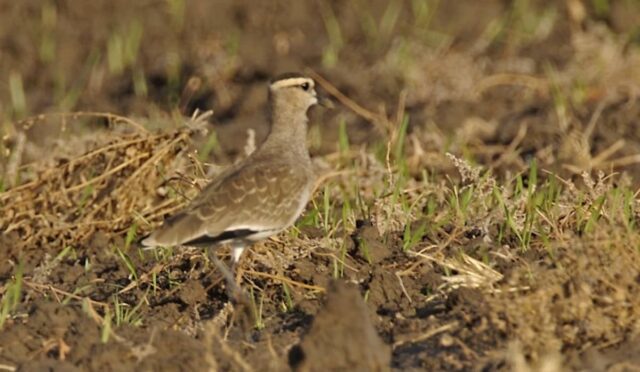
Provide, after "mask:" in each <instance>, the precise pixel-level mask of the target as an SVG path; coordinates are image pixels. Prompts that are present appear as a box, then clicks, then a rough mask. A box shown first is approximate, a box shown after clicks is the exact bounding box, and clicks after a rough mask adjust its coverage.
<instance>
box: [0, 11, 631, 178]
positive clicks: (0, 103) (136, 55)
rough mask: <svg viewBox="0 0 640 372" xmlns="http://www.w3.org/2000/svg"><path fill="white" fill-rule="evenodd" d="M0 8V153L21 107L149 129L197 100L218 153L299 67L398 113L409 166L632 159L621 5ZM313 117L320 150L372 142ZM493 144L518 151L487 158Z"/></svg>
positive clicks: (365, 102) (261, 129) (620, 164)
mask: <svg viewBox="0 0 640 372" xmlns="http://www.w3.org/2000/svg"><path fill="white" fill-rule="evenodd" d="M0 15H1V16H2V18H3V19H2V20H1V21H0V120H1V122H2V125H1V127H0V129H1V130H2V132H3V138H4V140H3V143H2V145H1V146H2V147H3V148H4V149H5V151H3V153H4V152H6V150H7V149H8V148H11V147H12V146H15V142H16V133H17V132H19V129H18V128H17V126H16V125H15V124H13V123H14V122H16V121H17V120H19V119H24V118H27V117H31V116H33V115H38V114H43V113H51V112H71V111H91V112H110V113H115V114H119V115H124V116H129V117H144V118H146V119H149V122H150V126H151V127H153V126H156V127H157V126H162V125H161V124H159V123H162V122H166V120H164V119H167V118H176V117H180V116H190V115H191V114H192V113H193V111H194V110H195V109H200V110H213V111H214V115H213V117H212V119H211V123H212V125H213V126H214V127H215V128H216V133H217V138H218V141H219V144H218V145H219V147H220V148H219V150H221V151H219V152H218V153H219V154H221V156H222V155H228V156H231V157H232V158H233V157H235V155H236V154H237V151H238V149H239V148H240V147H241V146H242V145H243V144H244V143H245V142H246V138H247V132H246V130H247V128H253V129H255V130H256V132H257V140H258V141H259V140H261V139H262V138H264V135H265V134H266V130H267V128H266V127H265V121H264V107H263V104H264V102H265V100H266V89H265V85H266V83H267V81H268V79H270V78H271V77H273V76H275V75H276V74H278V73H281V72H285V71H302V72H305V71H308V69H312V70H314V71H316V72H317V73H319V74H321V75H322V76H324V77H325V78H326V79H327V80H328V81H329V82H330V83H331V84H332V85H334V86H335V87H336V88H337V89H339V90H340V91H342V92H343V93H344V94H346V95H347V96H348V97H350V98H351V99H353V100H354V101H355V102H357V103H359V104H360V105H362V106H363V107H365V108H367V109H368V110H370V111H372V112H376V113H385V114H386V115H388V116H392V115H395V112H396V110H398V107H399V106H401V108H400V109H402V108H404V111H405V113H406V114H407V117H408V118H409V129H408V130H409V133H411V134H412V135H413V136H414V138H415V140H414V142H416V143H419V144H420V148H419V149H418V150H417V151H419V152H420V154H422V155H424V156H422V159H424V164H423V163H422V161H417V162H418V163H417V164H416V165H418V166H434V167H436V168H437V167H439V166H440V165H438V164H435V165H434V164H433V163H434V162H435V160H437V159H440V157H441V154H442V153H443V150H447V151H451V152H457V153H463V154H465V156H466V157H467V158H470V159H472V160H474V161H479V162H481V163H484V164H487V165H490V166H493V167H495V168H501V167H505V168H509V167H520V166H522V165H523V164H524V163H526V162H527V161H528V159H531V157H533V156H535V157H537V158H538V160H539V161H540V162H541V163H542V164H543V165H545V166H547V167H557V168H558V169H562V170H565V171H566V170H569V171H570V172H573V173H575V172H578V171H581V170H583V169H597V168H601V169H607V170H609V169H618V168H624V169H627V170H629V169H630V170H631V173H634V170H633V169H634V167H633V166H634V164H635V163H636V162H637V160H638V159H637V158H636V157H634V156H635V155H636V154H637V153H640V142H639V139H640V129H637V128H638V126H637V125H635V124H637V119H638V117H639V116H640V109H639V107H640V106H639V105H638V104H637V93H638V90H639V89H638V87H639V86H640V54H639V51H638V47H639V46H640V2H638V1H634V0H563V1H556V0H553V1H551V0H549V1H544V0H511V1H507V0H484V1H482V2H478V1H476V0H458V1H437V0H374V1H369V0H366V1H365V0H354V1H295V2H290V1H265V2H255V1H242V0H241V1H219V0H218V1H204V0H202V1H198V0H190V1H187V0H166V1H164V0H153V1H149V0H143V1H136V2H134V3H132V2H129V1H122V0H116V1H112V0H108V1H101V0H97V1H91V2H85V1H63V0H60V1H35V0H33V1H29V0H25V1H20V2H12V1H3V2H2V3H1V4H0ZM594 113H595V114H596V115H594ZM596 116H597V117H596ZM594 117H596V119H597V120H595V121H594V120H592V119H593V118H594ZM313 118H314V119H313V126H312V133H311V145H312V153H314V154H322V153H328V152H333V151H335V150H336V138H337V133H338V131H339V127H340V123H343V124H344V123H346V124H347V125H346V130H347V133H348V136H349V140H350V141H351V142H352V143H355V144H358V143H369V144H372V143H374V142H375V141H376V139H379V138H380V137H381V135H383V134H384V133H379V131H378V132H376V131H375V130H373V129H374V128H375V126H372V125H371V123H369V122H367V119H366V118H363V117H362V116H358V115H357V114H355V113H353V112H352V111H350V110H348V109H342V110H337V111H334V112H330V113H326V112H319V113H314V116H313ZM318 123H322V124H321V125H318ZM590 123H591V124H590ZM34 132H36V133H34ZM45 134H46V135H51V133H50V131H48V130H44V129H42V128H35V129H34V128H32V129H31V130H30V131H29V136H28V139H30V140H31V139H33V140H37V138H34V137H38V136H42V135H45ZM621 139H622V142H621ZM510 144H511V145H513V146H518V147H519V148H520V149H521V151H520V152H519V157H515V158H514V157H508V158H504V157H503V158H501V149H503V147H500V146H503V145H504V146H508V145H510ZM492 146H493V147H492ZM496 146H498V147H496ZM26 156H27V158H28V157H29V154H28V153H27V155H26ZM33 156H35V155H33ZM3 159H4V160H6V159H5V158H3ZM612 161H613V163H612Z"/></svg>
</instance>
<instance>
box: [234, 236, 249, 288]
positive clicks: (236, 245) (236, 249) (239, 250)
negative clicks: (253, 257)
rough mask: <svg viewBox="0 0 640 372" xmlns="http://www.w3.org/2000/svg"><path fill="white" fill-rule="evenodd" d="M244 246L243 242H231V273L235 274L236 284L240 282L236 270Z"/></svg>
mask: <svg viewBox="0 0 640 372" xmlns="http://www.w3.org/2000/svg"><path fill="white" fill-rule="evenodd" d="M245 247H246V244H245V242H244V241H241V240H236V241H233V242H231V272H232V273H233V274H235V283H236V284H238V282H239V281H240V276H239V274H240V273H239V272H238V271H237V270H238V263H239V262H240V257H242V252H243V251H244V248H245Z"/></svg>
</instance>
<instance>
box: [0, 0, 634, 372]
mask: <svg viewBox="0 0 640 372" xmlns="http://www.w3.org/2000/svg"><path fill="white" fill-rule="evenodd" d="M285 71H304V72H307V73H310V74H314V75H313V76H320V77H321V79H322V81H320V79H317V80H318V81H319V85H320V86H321V87H322V90H323V91H325V92H326V93H327V94H329V95H331V96H333V99H334V101H335V102H336V103H337V108H336V109H334V110H322V109H316V108H314V109H313V110H312V112H311V113H310V116H311V124H310V133H309V137H310V138H309V145H310V151H311V155H312V157H313V158H314V161H315V164H316V166H317V168H318V173H321V174H325V175H327V178H326V179H328V180H329V181H327V182H330V183H329V184H328V185H329V186H323V185H321V186H320V187H319V188H318V191H317V192H316V195H315V197H314V202H313V203H311V204H310V205H309V206H308V208H307V210H306V212H305V215H304V216H303V217H302V220H301V221H300V222H299V223H298V224H297V226H296V228H295V229H293V231H292V232H287V233H285V234H282V235H281V236H279V237H278V238H276V239H273V240H270V241H268V242H265V243H261V244H258V245H257V246H255V247H253V249H252V251H251V252H250V253H249V254H248V255H247V256H245V257H244V259H243V263H242V264H241V267H240V270H239V280H240V281H241V283H242V285H243V288H245V289H246V290H247V292H248V294H249V296H248V297H249V298H250V301H249V303H232V302H230V301H229V298H228V296H227V292H226V290H225V288H224V281H223V280H222V279H221V277H220V275H219V274H218V273H216V271H215V269H214V268H213V266H212V264H211V263H210V262H209V260H208V259H207V257H206V255H204V254H203V252H201V251H198V250H191V249H179V248H175V249H173V250H172V249H167V250H163V251H161V252H149V251H142V250H140V249H139V247H138V246H137V244H136V240H137V238H138V237H139V236H140V235H142V234H144V233H146V232H148V231H150V230H151V229H152V225H153V224H158V223H160V221H162V218H163V217H164V216H166V215H169V214H170V213H171V212H172V211H175V210H176V209H179V207H180V206H181V205H182V204H181V203H184V200H185V199H186V198H187V197H183V193H184V194H187V195H189V193H190V192H194V191H195V190H196V189H197V185H198V183H199V182H200V183H201V182H202V181H203V179H204V178H206V177H205V176H206V175H207V173H208V171H206V170H202V171H199V168H198V167H201V166H202V164H203V162H204V163H206V162H210V163H214V164H217V165H222V164H229V163H231V162H233V161H236V160H237V159H239V158H241V157H242V156H244V154H245V147H246V146H247V143H251V142H252V141H251V140H250V139H249V138H250V137H251V135H250V134H249V133H250V132H248V129H252V130H253V131H254V132H253V133H254V134H255V139H254V141H253V142H255V143H260V141H261V140H262V139H264V137H265V136H266V134H267V131H268V127H267V126H266V122H265V120H264V118H265V111H264V108H265V107H264V105H265V102H266V98H267V97H266V84H267V83H268V81H269V79H270V78H271V77H273V76H275V75H277V74H278V73H281V72H285ZM0 72H1V73H0V120H2V126H1V127H0V131H1V134H2V143H1V144H0V150H2V154H0V175H1V177H2V178H0V180H1V182H0V208H1V210H2V212H1V213H2V216H1V217H0V231H2V234H1V235H0V293H2V296H3V300H2V306H1V308H0V315H2V325H0V370H20V371H43V370H53V371H75V370H81V371H84V370H91V371H106V370H143V371H151V370H153V371H193V370H231V371H235V370H273V371H286V370H296V371H316V370H317V371H320V370H361V371H370V370H379V371H385V370H430V371H435V370H482V371H493V370H509V371H511V370H516V371H543V370H544V371H561V370H580V371H632V370H638V369H640V342H638V340H639V337H640V321H639V319H640V299H639V298H638V296H637V293H639V291H640V270H639V269H640V252H638V250H637V248H638V247H639V246H640V245H639V244H640V234H638V232H637V231H636V230H635V228H636V224H637V223H638V222H640V215H638V213H637V211H638V210H639V209H636V208H637V206H636V204H637V190H638V188H639V184H638V181H640V166H639V165H638V164H639V163H640V125H639V124H640V122H639V120H640V98H639V97H640V96H639V95H638V94H639V93H640V4H639V3H637V2H634V1H625V0H602V1H581V0H566V1H552V0H549V1H543V0H515V1H507V0H485V1H483V2H481V3H479V2H477V1H476V0H458V1H428V0H425V1H419V0H415V1H399V0H390V1H378V0H375V1H364V0H362V1H361V0H356V1H329V2H322V1H295V2H289V1H268V2H256V1H248V0H247V1H244V0H242V1H204V0H202V1H188V2H183V1H180V0H170V1H157V0H144V1H138V2H135V5H131V2H129V1H121V0H117V1H107V0H105V1H91V2H85V1H71V0H68V1H45V2H41V1H35V0H33V1H31V0H28V1H20V2H4V3H2V4H0ZM315 74H317V75H315ZM325 80H326V81H325ZM196 109H198V110H200V112H201V113H202V112H206V111H208V110H213V113H212V114H211V115H210V116H208V114H207V115H205V116H202V117H200V118H199V119H197V120H194V121H192V122H190V125H189V126H187V127H185V126H184V125H183V123H184V122H185V121H187V119H186V118H188V117H191V116H192V114H193V112H194V110H196ZM70 112H74V113H76V114H69V115H67V114H60V113H70ZM105 113H108V114H105ZM404 118H406V120H407V121H406V123H407V126H406V134H405V135H406V142H405V143H406V144H407V145H406V146H405V147H403V148H401V151H399V152H398V153H397V154H396V153H392V154H391V155H389V152H393V151H388V152H387V164H385V151H386V150H388V148H390V147H387V145H388V144H389V143H396V142H394V141H398V137H397V133H399V132H398V131H397V127H399V126H400V123H402V122H403V120H404ZM393 124H396V125H395V126H394V125H393ZM205 131H206V134H203V133H204V132H205ZM212 134H214V135H212ZM345 138H346V139H348V140H347V142H348V144H347V145H345ZM403 138H404V137H403ZM345 147H348V148H345ZM196 150H198V152H197V153H196V152H195V151H196ZM446 153H451V154H454V155H455V156H447V155H446ZM16 154H19V155H16ZM190 156H191V157H190ZM389 156H392V157H394V159H396V160H397V159H405V160H406V163H402V164H404V166H406V173H407V181H406V184H405V185H403V187H404V188H405V190H410V191H406V194H407V195H409V194H410V195H414V194H415V195H419V196H416V198H417V199H409V200H415V201H416V202H415V204H416V205H419V206H420V208H417V209H416V210H419V211H418V212H412V214H411V216H405V215H403V214H402V211H401V210H398V208H401V207H398V205H400V204H401V203H399V202H395V201H394V200H396V199H394V198H395V197H396V196H397V195H396V194H393V192H389V193H386V192H384V191H382V192H380V190H385V189H384V187H387V186H388V185H389V184H391V183H392V182H391V181H390V180H393V179H396V178H394V177H400V176H398V174H400V173H401V171H400V170H398V169H402V168H401V167H400V166H398V168H397V169H396V168H394V171H393V172H389V174H391V175H389V174H388V173H387V168H391V167H392V166H391V165H389V164H388V159H389ZM196 158H198V159H197V160H194V159H196ZM462 158H464V159H466V163H465V162H462V163H460V162H459V159H462ZM376 159H378V160H376ZM533 160H535V164H537V167H538V168H539V169H540V170H541V171H540V172H539V174H538V175H537V177H533V176H532V174H533V173H531V169H532V167H533V166H532V165H531V164H532V161H533ZM118 164H120V165H121V166H118ZM398 164H400V163H398ZM393 167H395V165H394V166H393ZM473 167H480V168H481V169H483V171H486V173H483V176H477V175H476V176H474V175H472V174H471V173H473V172H474V171H473V169H474V168H473ZM194 169H196V171H194ZM396 171H397V173H394V172H396ZM466 171H468V172H469V173H465V172H466ZM198 172H199V173H198ZM583 172H586V173H584V174H583ZM600 172H602V174H603V175H605V176H599V174H600ZM552 173H553V174H555V175H557V177H558V179H561V180H563V181H562V182H561V183H562V185H561V186H558V187H562V190H563V191H549V192H550V193H554V192H557V194H558V195H556V199H555V201H556V202H555V205H554V206H552V207H550V208H556V207H557V208H558V210H560V211H561V213H560V212H558V214H557V215H544V218H545V223H548V226H549V228H548V229H546V230H544V231H545V233H543V232H537V233H533V234H531V236H530V237H528V238H522V236H520V235H518V234H515V233H513V234H510V233H509V232H508V231H510V230H509V227H511V225H510V223H511V222H509V221H510V216H509V214H508V213H507V215H508V216H507V217H505V216H504V214H502V213H503V210H508V209H509V206H510V205H519V204H517V203H519V202H520V201H519V200H518V198H517V195H516V193H514V194H509V197H510V198H511V197H512V198H513V199H509V201H506V202H505V203H503V204H505V205H506V206H505V205H502V206H496V205H494V204H492V205H485V204H484V202H483V201H482V196H483V195H484V196H486V197H487V198H490V197H493V196H492V195H496V194H500V193H502V192H504V193H508V192H507V191H504V190H507V189H508V188H509V187H508V186H496V185H495V184H490V181H491V182H494V181H495V182H497V183H498V184H499V185H512V184H517V182H520V183H521V185H520V186H521V187H524V188H527V187H529V186H528V183H529V182H531V183H532V184H534V185H537V184H540V185H543V183H544V182H547V181H549V180H550V179H552V178H553V177H552V176H551V175H550V174H552ZM194 174H198V175H197V176H193V175H194ZM470 174H471V175H470ZM101 175H104V177H102V176H101ZM170 176H171V177H174V178H178V179H180V178H183V179H189V180H190V181H192V180H194V179H195V181H194V182H191V183H188V182H182V185H181V186H176V187H175V189H174V188H173V187H172V186H171V185H170V183H169V182H168V181H167V179H169V178H170ZM385 177H389V178H385ZM518 177H520V178H518ZM536 178H537V179H536ZM516 179H517V180H518V181H515V180H516ZM470 180H471V181H470ZM536 182H537V183H536ZM178 183H179V182H178ZM185 184H186V185H185ZM471 184H475V185H476V186H473V188H469V187H470V185H471ZM489 184H490V185H489ZM194 185H195V186H194ZM487 185H489V186H487ZM545 185H548V184H545ZM514 187H517V186H514ZM545 187H546V186H540V188H539V189H545ZM549 188H552V187H551V186H548V188H546V189H545V190H547V189H549ZM603 189H606V190H605V191H602V190H603ZM415 190H420V191H415ZM465 190H474V192H473V194H469V195H468V199H467V200H466V203H468V205H469V206H471V207H469V209H467V210H468V211H469V212H464V208H462V207H459V206H460V205H461V204H464V203H463V202H462V201H461V200H463V199H464V195H466V194H465ZM501 190H502V191H501ZM554 190H555V189H554ZM580 190H586V191H584V193H581V192H582V191H580ZM616 190H623V191H616ZM625 190H626V191H625ZM532 192H533V191H532ZM605 192H609V194H606V195H609V196H610V198H611V199H607V202H606V203H605V202H602V203H604V204H598V203H599V200H601V199H600V198H599V196H600V195H604V194H603V193H605ZM381 194H382V196H381ZM391 194H393V195H392V196H390V195H391ZM167 195H168V196H167ZM353 195H356V196H353ZM500 195H502V194H500ZM505 195H506V194H505ZM582 195H584V198H583V199H582ZM377 197H378V198H377ZM411 197H413V196H411ZM458 197H460V198H458ZM616 198H618V199H616ZM360 199H365V200H367V203H369V204H367V205H368V206H369V208H368V209H367V208H363V210H366V211H365V212H366V213H365V212H362V213H355V212H354V214H353V216H351V215H349V216H348V217H344V216H345V213H347V214H348V213H349V212H345V211H351V209H350V208H353V209H354V210H355V209H356V207H355V206H354V205H355V204H356V203H357V202H358V200H360ZM616 200H625V201H628V202H629V204H626V205H627V206H626V207H624V208H622V209H620V210H616V209H611V210H609V209H606V208H607V207H606V206H609V204H607V203H609V202H610V203H611V205H613V204H614V203H615V202H616ZM420 203H422V204H420ZM510 203H513V204H510ZM541 203H542V202H541ZM572 203H573V204H572ZM574 204H575V206H573V207H572V205H574ZM323 205H324V206H330V207H331V208H333V209H332V210H331V211H329V212H327V213H324V212H323V209H322V208H323ZM454 205H455V206H458V207H459V208H458V209H455V212H451V214H449V210H452V211H453V210H454ZM597 205H600V209H601V210H604V211H605V212H603V213H602V217H601V218H593V219H592V218H590V217H588V216H589V215H593V213H594V210H595V209H597V208H596V207H595V206H597ZM582 207H584V208H582ZM505 208H506V209H505ZM563 208H564V209H563ZM594 208H595V209H594ZM326 209H327V208H325V210H324V211H326ZM524 209H525V210H527V209H526V208H524ZM567 210H568V211H569V212H566V213H565V211H567ZM582 210H584V211H586V212H585V213H590V214H588V215H587V214H585V215H586V217H585V216H582V215H581V214H580V213H581V212H580V211H582ZM616 211H618V212H616ZM523 213H524V212H523ZM535 213H537V215H540V216H542V215H543V214H544V210H542V209H540V210H539V211H538V212H535ZM535 213H534V214H535ZM445 215H446V216H448V217H446V218H445V217H443V216H445ZM620 215H624V216H627V215H628V216H629V218H628V221H627V222H628V224H624V225H623V224H622V223H620V222H619V220H618V216H620ZM516 217H517V216H515V217H514V219H517V218H516ZM552 217H553V218H552ZM525 220H526V219H525ZM327 221H332V223H334V225H331V224H329V222H327ZM340 221H342V222H340ZM504 221H507V222H504ZM629 221H630V222H629ZM524 223H525V225H526V221H525V222H524ZM325 225H326V226H325ZM329 225H331V226H329ZM424 226H428V227H426V228H425V227H424ZM504 226H507V227H506V228H505V227H504ZM422 228H424V229H425V230H424V231H423V233H421V234H419V236H418V239H417V240H416V241H409V242H408V240H407V231H414V232H415V231H416V230H419V229H422ZM514 230H515V229H514ZM328 231H330V233H328ZM541 231H542V230H541ZM134 233H135V234H134ZM547 233H548V235H545V234H547ZM134 235H135V236H134ZM548 237H552V238H551V239H550V238H548ZM527 239H529V240H527ZM522 241H526V244H525V245H526V247H525V248H523V249H520V248H518V247H519V244H521V242H522ZM223 253H224V252H223Z"/></svg>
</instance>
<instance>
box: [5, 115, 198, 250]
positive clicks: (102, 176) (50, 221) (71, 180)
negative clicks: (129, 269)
mask: <svg viewBox="0 0 640 372" xmlns="http://www.w3.org/2000/svg"><path fill="white" fill-rule="evenodd" d="M210 116H211V112H207V113H204V114H200V115H199V114H197V113H196V114H194V116H193V117H192V118H191V120H190V121H189V122H188V123H187V124H186V125H184V126H183V127H181V128H178V129H176V130H173V131H171V132H168V133H162V134H152V133H150V132H148V131H146V130H145V129H144V127H143V126H142V125H140V124H138V123H136V122H135V121H133V120H131V119H128V118H121V117H117V116H114V115H112V114H98V113H78V114H70V115H65V116H64V117H63V120H64V121H65V125H68V124H69V122H71V123H73V122H74V119H75V120H77V119H79V118H85V119H86V118H87V117H89V118H94V119H101V120H104V119H107V120H109V122H110V123H115V124H122V125H128V126H130V127H131V128H133V131H128V133H126V134H123V135H119V136H118V137H116V138H115V139H113V140H111V141H110V142H108V143H106V144H103V145H101V146H99V147H97V148H94V149H92V150H90V151H88V152H86V153H84V154H82V155H80V156H77V157H74V158H71V159H68V160H60V161H58V162H57V164H56V165H55V166H53V167H49V168H44V169H40V170H36V171H35V175H34V176H33V177H31V179H30V180H28V181H27V182H25V183H23V184H20V185H18V186H16V187H13V188H11V189H9V190H7V191H6V192H3V193H1V194H0V209H2V210H3V213H2V215H0V231H3V233H4V234H17V237H19V239H15V241H16V242H19V243H18V244H19V245H21V247H30V248H31V247H38V248H46V247H65V246H69V245H77V244H79V243H82V242H85V241H87V239H89V238H90V237H91V236H92V235H93V234H94V233H95V232H96V231H98V230H100V231H103V232H115V233H122V232H124V231H126V230H128V229H129V228H130V227H131V226H134V225H140V224H141V223H142V222H159V221H160V220H161V219H162V217H163V216H164V215H165V214H167V213H170V212H172V211H174V210H176V209H179V208H180V207H181V206H182V205H183V204H184V203H185V201H186V200H185V198H184V197H180V195H182V194H183V192H182V191H180V187H181V185H179V184H175V182H171V181H172V180H171V179H169V175H171V174H173V173H174V170H175V167H176V164H177V159H178V158H179V154H180V153H182V152H183V151H185V149H187V147H188V144H189V142H190V138H191V136H192V135H193V134H194V133H195V132H198V131H201V130H202V128H203V127H204V126H203V124H205V123H206V120H207V118H209V117H210ZM38 119H39V120H42V119H44V117H39V118H38ZM160 184H166V185H168V186H169V187H175V191H177V192H176V193H175V194H176V197H168V198H162V200H160V201H158V200H157V196H158V192H157V191H158V190H156V186H157V185H160ZM191 184H193V183H191ZM182 187H183V188H184V185H182ZM188 189H193V187H187V190H188ZM154 199H156V200H154ZM143 225H144V226H143V227H145V226H148V224H146V223H145V224H143ZM14 236H15V235H14Z"/></svg>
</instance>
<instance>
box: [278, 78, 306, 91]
mask: <svg viewBox="0 0 640 372" xmlns="http://www.w3.org/2000/svg"><path fill="white" fill-rule="evenodd" d="M304 83H308V84H309V85H310V86H311V87H312V88H313V85H314V84H313V80H311V79H309V78H304V77H295V78H289V79H282V80H278V81H276V82H274V83H273V84H271V89H278V88H284V87H290V86H297V85H301V84H304Z"/></svg>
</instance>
